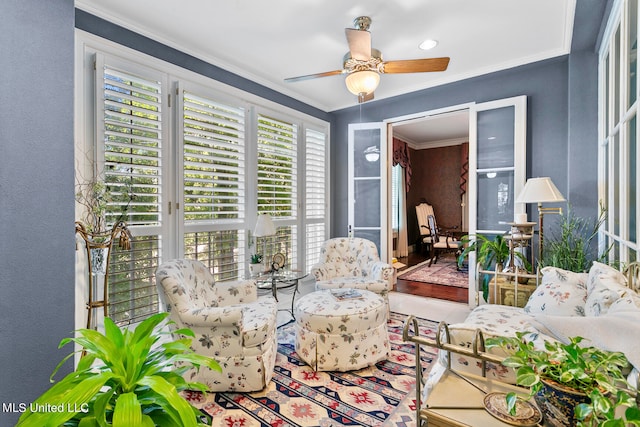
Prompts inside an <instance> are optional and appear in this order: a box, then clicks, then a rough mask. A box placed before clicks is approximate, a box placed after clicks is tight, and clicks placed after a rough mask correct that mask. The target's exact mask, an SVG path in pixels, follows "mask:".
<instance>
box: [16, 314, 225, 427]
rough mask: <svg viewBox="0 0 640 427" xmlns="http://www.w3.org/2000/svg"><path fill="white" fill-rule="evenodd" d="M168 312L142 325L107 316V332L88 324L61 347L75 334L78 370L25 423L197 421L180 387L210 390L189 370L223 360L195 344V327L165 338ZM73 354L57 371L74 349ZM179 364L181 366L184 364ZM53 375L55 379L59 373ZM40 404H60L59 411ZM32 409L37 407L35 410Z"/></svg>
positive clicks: (126, 426)
mask: <svg viewBox="0 0 640 427" xmlns="http://www.w3.org/2000/svg"><path fill="white" fill-rule="evenodd" d="M167 316H168V313H158V314H156V315H154V316H151V317H149V318H148V319H146V320H145V321H143V322H142V323H140V324H139V325H138V327H136V328H135V330H134V331H129V330H124V331H122V330H121V329H120V328H118V327H117V326H116V325H115V323H113V321H112V320H111V319H109V318H105V333H104V334H102V333H100V332H98V331H95V330H92V329H80V330H78V331H77V336H76V337H74V338H65V339H63V340H62V341H61V342H60V347H62V346H64V345H66V344H68V343H70V342H75V343H76V344H78V345H79V346H80V347H82V348H83V350H84V355H83V357H82V358H81V359H80V362H79V364H78V367H77V369H76V371H75V372H72V373H70V374H69V375H67V376H66V377H64V378H63V379H62V380H60V381H59V382H57V383H55V384H54V385H53V386H52V387H51V388H50V389H49V390H48V391H46V392H45V393H44V394H42V395H41V396H40V397H39V398H38V399H36V401H35V402H33V404H31V405H30V406H29V407H28V408H27V411H25V412H24V413H23V414H22V416H21V417H20V419H19V421H18V424H17V427H43V426H47V427H58V426H63V425H64V426H65V427H67V426H68V427H72V426H73V427H107V426H114V427H118V426H121V427H132V426H142V427H147V426H149V427H153V426H156V425H158V426H176V427H180V426H183V427H195V426H198V425H202V424H200V423H199V422H198V415H199V412H198V410H197V409H195V408H194V407H193V406H191V404H190V403H189V402H187V401H186V400H185V399H184V398H183V397H182V396H181V395H180V394H179V393H180V391H182V390H185V389H198V390H204V386H203V385H202V384H199V383H187V382H186V381H185V380H184V378H183V377H182V376H181V374H182V373H183V372H185V371H186V370H187V369H189V368H191V367H192V366H195V367H200V366H207V367H209V368H211V369H214V370H217V371H220V370H221V368H220V366H219V365H218V363H217V362H216V361H215V360H213V359H211V358H209V357H206V356H202V355H198V354H195V353H194V352H193V351H192V350H191V349H190V344H191V339H192V338H188V337H193V336H194V334H193V331H191V330H189V329H181V330H179V331H176V332H175V333H177V334H180V335H182V336H184V337H185V338H182V339H179V340H176V341H169V342H160V339H161V338H162V337H163V336H164V335H166V334H168V332H163V331H162V329H163V328H165V327H166V326H167V324H168V322H166V321H165V319H166V317H167ZM73 355H74V353H71V354H70V355H68V356H67V357H65V358H64V359H63V360H62V361H61V362H60V363H59V364H58V366H57V367H56V369H55V370H54V372H53V374H52V375H51V377H52V378H53V376H54V375H55V374H56V372H57V371H58V369H60V367H61V366H62V365H63V364H64V363H65V362H66V361H67V360H68V359H69V358H71V357H72V356H73ZM178 366H179V367H178ZM52 381H53V380H52ZM38 408H59V410H57V411H52V410H41V411H39V410H38ZM32 409H35V411H33V410H32Z"/></svg>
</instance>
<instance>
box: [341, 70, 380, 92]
mask: <svg viewBox="0 0 640 427" xmlns="http://www.w3.org/2000/svg"><path fill="white" fill-rule="evenodd" d="M345 83H346V85H347V89H349V92H351V93H352V94H354V95H356V96H360V95H362V94H364V95H368V94H370V93H371V92H373V91H374V90H376V88H377V87H378V84H380V74H378V73H377V72H375V71H370V70H363V71H354V72H353V73H351V74H348V75H347V77H346V79H345Z"/></svg>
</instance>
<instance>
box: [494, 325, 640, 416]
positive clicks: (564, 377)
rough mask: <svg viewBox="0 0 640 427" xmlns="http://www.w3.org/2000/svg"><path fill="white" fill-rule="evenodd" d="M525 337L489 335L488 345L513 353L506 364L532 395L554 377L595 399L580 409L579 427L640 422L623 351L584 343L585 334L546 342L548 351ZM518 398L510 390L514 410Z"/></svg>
mask: <svg viewBox="0 0 640 427" xmlns="http://www.w3.org/2000/svg"><path fill="white" fill-rule="evenodd" d="M526 335H527V333H526V332H517V333H516V336H515V337H496V338H488V339H487V342H486V344H487V348H491V347H495V346H500V347H502V348H503V349H505V350H506V351H508V352H509V353H510V354H511V356H509V357H507V358H505V359H504V361H503V362H502V364H503V365H504V366H507V367H510V368H514V369H516V381H517V383H518V384H519V385H522V386H525V387H529V388H530V395H529V397H531V396H534V395H535V394H536V393H538V392H539V391H540V390H541V389H542V388H543V386H544V383H543V381H544V380H545V379H547V380H548V379H550V380H552V381H555V382H556V383H559V384H561V385H564V386H565V387H568V388H571V389H573V390H576V391H577V392H580V393H583V394H585V395H586V396H587V397H588V398H589V399H590V403H581V404H579V405H578V406H576V408H575V416H576V418H577V419H578V420H579V423H578V425H579V426H608V427H614V426H620V427H624V426H626V425H636V426H640V409H638V407H637V406H636V403H635V400H634V399H633V397H632V396H631V393H630V392H629V386H628V384H627V382H626V379H625V377H624V376H623V374H622V371H623V369H624V368H626V367H628V366H629V362H628V361H627V358H626V357H625V356H624V354H622V353H620V352H611V351H605V350H601V349H599V348H596V347H587V346H582V345H580V343H581V342H582V341H583V338H582V337H573V338H571V339H570V342H569V343H568V344H563V343H561V342H545V349H544V350H537V349H535V348H534V345H533V343H532V342H530V341H527V340H526V339H525V336H526ZM516 400H517V396H516V394H515V393H508V394H507V408H508V409H509V411H510V412H511V413H512V414H513V413H514V411H515V405H516ZM621 405H624V406H627V407H628V408H627V409H626V411H625V412H624V418H616V408H618V407H619V406H621ZM625 422H626V424H625Z"/></svg>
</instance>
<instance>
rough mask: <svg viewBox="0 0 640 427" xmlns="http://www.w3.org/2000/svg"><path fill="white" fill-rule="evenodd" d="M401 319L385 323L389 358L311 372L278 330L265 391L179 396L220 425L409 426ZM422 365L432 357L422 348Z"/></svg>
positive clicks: (410, 369) (410, 372)
mask: <svg viewBox="0 0 640 427" xmlns="http://www.w3.org/2000/svg"><path fill="white" fill-rule="evenodd" d="M405 319H406V316H404V315H401V314H396V313H391V320H390V322H388V323H387V325H388V330H389V339H390V342H391V349H392V350H391V356H390V357H389V358H388V359H387V360H385V361H382V362H379V363H378V364H376V365H375V366H370V367H368V368H364V369H361V370H358V371H350V372H316V371H314V370H312V369H311V368H310V367H309V366H308V365H307V364H305V363H304V362H303V361H302V360H300V359H299V358H298V355H297V354H296V353H295V351H294V328H293V324H292V323H289V324H287V325H284V326H282V327H280V328H279V330H278V355H277V358H276V366H275V372H274V375H273V378H272V379H271V382H270V384H269V385H268V386H267V388H266V389H265V390H263V391H260V392H255V393H200V392H187V393H185V397H187V399H188V400H189V401H190V402H191V403H192V404H193V405H194V406H196V407H198V408H200V410H201V411H202V412H204V413H205V414H207V415H209V416H210V417H211V425H212V426H216V427H218V426H220V427H271V426H275V427H294V426H323V427H333V426H389V427H401V426H402V427H406V426H415V395H414V394H415V391H414V390H415V369H414V367H415V357H414V354H415V352H414V346H413V344H411V343H405V342H403V341H402V327H403V325H404V320H405ZM436 328H437V323H436V322H432V321H430V320H420V330H421V331H420V335H426V336H430V337H434V334H435V330H436ZM421 355H422V365H423V366H424V367H425V368H427V367H428V366H429V365H430V364H431V363H432V361H433V360H435V358H436V354H435V351H434V350H433V349H431V348H425V349H424V351H423V352H422V353H421Z"/></svg>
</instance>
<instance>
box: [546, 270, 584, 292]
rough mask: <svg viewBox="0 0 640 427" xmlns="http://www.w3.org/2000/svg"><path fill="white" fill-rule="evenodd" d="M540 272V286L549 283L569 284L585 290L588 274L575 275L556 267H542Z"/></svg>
mask: <svg viewBox="0 0 640 427" xmlns="http://www.w3.org/2000/svg"><path fill="white" fill-rule="evenodd" d="M540 272H541V273H542V281H541V284H542V285H546V284H550V283H570V284H573V285H575V286H581V287H583V288H585V289H586V288H587V279H588V278H589V274H587V273H575V272H573V271H569V270H563V269H562V268H558V267H544V268H543V269H542V270H540Z"/></svg>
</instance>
